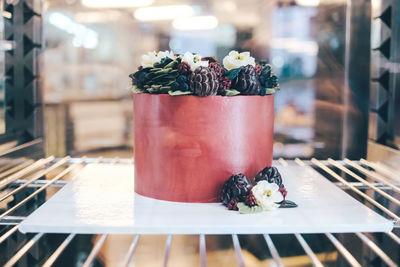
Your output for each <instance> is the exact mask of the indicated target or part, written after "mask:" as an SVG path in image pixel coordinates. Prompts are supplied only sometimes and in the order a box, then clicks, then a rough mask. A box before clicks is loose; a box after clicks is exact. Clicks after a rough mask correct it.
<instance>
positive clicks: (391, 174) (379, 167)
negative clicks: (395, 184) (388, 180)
mask: <svg viewBox="0 0 400 267" xmlns="http://www.w3.org/2000/svg"><path fill="white" fill-rule="evenodd" d="M360 162H361V163H362V164H365V165H367V166H368V167H371V168H374V169H375V170H377V171H378V172H381V173H383V174H384V175H386V176H388V177H392V178H393V177H394V178H395V179H396V180H397V181H399V182H400V175H399V174H397V173H395V172H393V171H392V170H390V169H388V167H387V166H384V165H382V164H377V163H374V162H369V161H368V160H365V159H360Z"/></svg>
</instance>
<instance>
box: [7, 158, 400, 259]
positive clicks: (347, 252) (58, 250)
mask: <svg viewBox="0 0 400 267" xmlns="http://www.w3.org/2000/svg"><path fill="white" fill-rule="evenodd" d="M93 162H96V163H102V164H115V163H117V162H118V163H126V164H132V160H130V159H119V158H114V159H102V158H98V159H90V158H85V157H83V158H80V159H77V158H70V157H65V158H61V159H55V158H53V157H49V158H47V159H45V158H43V159H40V160H38V161H36V162H33V161H29V164H28V163H24V162H22V163H21V162H19V163H18V164H17V165H16V166H12V165H11V166H9V167H8V168H4V169H3V170H2V172H0V177H2V180H0V195H2V197H0V203H1V202H2V201H5V200H6V199H8V198H10V197H12V196H13V195H14V194H17V193H18V192H20V191H23V190H27V189H28V188H31V189H33V190H34V191H33V192H32V193H30V194H28V195H26V197H25V198H24V199H22V200H20V201H19V202H18V203H15V205H13V206H11V207H9V208H8V209H7V210H5V211H0V225H6V226H3V227H4V228H7V231H5V232H4V231H3V233H2V234H1V235H0V245H1V244H2V243H4V242H8V241H9V240H10V239H11V237H12V236H13V235H17V234H18V235H21V233H19V232H18V231H17V230H18V223H19V222H20V221H22V220H23V219H24V218H25V217H24V216H27V215H28V214H24V216H12V215H13V214H14V212H15V211H17V210H18V209H19V208H21V207H22V206H24V204H26V203H27V202H29V200H31V199H32V198H34V197H35V196H36V195H38V194H40V193H41V192H43V191H45V190H46V189H47V188H49V187H52V188H60V187H62V186H63V185H64V184H66V181H63V180H62V179H63V178H64V177H65V176H66V175H67V174H69V173H71V172H72V171H77V170H79V168H80V167H81V166H83V165H86V164H88V163H93ZM375 164H376V163H374V162H370V161H366V160H361V161H350V160H348V159H345V160H343V161H334V160H332V159H328V160H326V161H320V160H317V159H311V161H302V160H300V159H296V160H294V161H286V160H284V159H279V160H277V161H275V162H274V165H281V166H290V165H300V166H308V165H309V166H312V167H313V168H315V169H316V170H317V171H319V172H320V173H322V174H324V175H325V176H326V178H327V179H330V180H332V181H333V182H335V181H337V182H335V184H336V185H337V186H339V187H340V188H342V189H343V190H345V191H346V192H348V193H349V194H351V195H352V196H354V194H355V195H356V196H357V197H361V198H360V199H358V200H359V201H361V202H363V203H365V204H366V205H369V204H370V205H372V206H371V207H372V208H375V209H376V210H377V211H380V212H381V214H382V215H383V216H385V217H387V218H389V219H393V222H394V227H395V229H394V230H393V232H389V233H376V235H383V237H384V238H382V239H386V240H390V242H393V243H394V244H397V246H398V248H397V251H398V249H400V237H399V236H398V234H396V231H397V230H396V229H398V228H400V224H399V219H400V218H399V216H398V215H397V214H396V212H398V209H397V210H393V209H390V208H391V207H393V206H396V207H397V208H398V207H400V201H399V199H398V198H396V197H398V192H399V190H400V189H399V188H400V180H395V181H394V182H392V180H391V178H392V177H390V174H392V173H391V172H388V170H390V168H388V167H387V166H385V165H382V164H379V165H375ZM21 166H24V168H22V167H21ZM374 166H375V167H376V168H374ZM377 166H379V167H377ZM59 167H64V169H63V170H61V171H59V172H58V173H57V174H56V175H55V176H54V177H53V178H51V179H49V180H39V178H40V177H43V176H44V175H46V174H48V173H49V172H50V171H54V170H55V169H58V168H59ZM371 167H372V168H373V169H372V168H371ZM356 172H357V173H356ZM4 174H7V175H4ZM395 177H396V178H398V177H397V176H395ZM350 179H355V180H357V181H358V182H352V181H350ZM374 181H379V183H376V182H374ZM371 192H372V194H371ZM378 197H379V198H378ZM382 199H384V200H385V201H382ZM0 227H1V226H0ZM0 229H1V228H0ZM260 234H263V233H260ZM51 235H53V234H48V233H37V234H35V235H33V236H31V235H24V236H25V238H27V239H26V241H23V242H22V243H23V244H22V245H20V246H19V247H18V249H16V250H13V251H14V252H12V253H11V254H10V255H8V259H7V262H5V263H4V264H5V265H4V266H13V265H14V264H15V263H17V262H20V261H21V260H22V259H23V257H25V256H26V255H27V254H29V253H30V251H31V250H33V248H34V247H35V246H38V243H39V240H41V239H43V238H45V237H46V236H51ZM293 235H294V237H295V239H296V240H297V241H298V245H300V246H301V248H302V249H303V250H304V255H307V256H308V257H309V260H310V262H311V263H312V264H313V266H323V262H321V260H320V259H319V258H318V256H317V253H316V252H314V251H313V250H312V248H311V247H312V246H310V243H308V242H307V241H306V239H305V238H304V237H305V236H304V235H303V234H301V233H293ZM343 235H344V236H345V237H348V236H349V235H353V236H355V237H357V238H358V240H360V241H361V244H363V248H364V250H366V251H367V252H368V254H367V256H365V255H364V256H363V257H362V258H361V259H360V258H357V257H356V255H352V253H351V249H349V246H350V248H351V246H352V245H351V244H349V243H346V240H345V239H343V238H342V237H343ZM372 235H374V234H372ZM78 236H80V235H78V234H74V233H70V234H69V235H67V236H65V238H64V239H63V240H62V242H60V244H59V245H58V246H56V247H49V248H48V251H46V253H47V255H48V257H47V259H46V261H45V262H44V263H43V264H44V265H43V266H46V267H47V266H52V265H53V264H54V263H55V262H56V260H57V259H58V258H59V257H60V256H61V255H62V254H63V252H64V251H65V250H66V248H68V246H69V245H70V244H71V242H72V241H73V240H74V239H76V238H77V237H78ZM107 237H108V235H107V234H102V235H100V236H99V238H97V241H96V243H95V244H93V247H92V249H91V250H90V251H89V253H88V256H87V258H86V260H85V262H84V263H83V266H91V264H92V263H93V262H94V261H95V260H96V257H97V255H98V253H99V251H100V250H101V248H102V246H103V244H104V243H105V240H106V239H107ZM263 237H264V240H265V244H266V246H267V247H268V250H269V253H270V255H271V260H273V261H274V262H275V264H276V265H277V266H284V262H285V260H284V258H282V257H281V256H280V252H279V249H278V247H276V246H275V244H274V242H273V238H274V239H275V238H276V236H275V237H274V235H268V234H263ZM271 237H273V238H271ZM325 237H326V239H327V240H329V242H331V244H332V245H333V246H334V247H335V248H336V250H337V252H338V255H340V257H341V259H342V260H345V261H346V262H347V264H349V265H351V266H364V265H365V262H363V261H365V257H373V258H376V259H379V260H380V262H383V263H385V264H386V265H388V266H397V263H396V262H398V261H399V260H400V259H398V258H396V257H399V255H397V256H396V254H394V255H391V254H390V253H391V251H390V250H385V248H384V245H383V243H382V242H377V241H376V240H375V241H374V240H373V238H371V234H368V235H367V234H363V233H354V234H335V233H325ZM206 238H207V236H206V235H199V265H200V266H207V253H206V252H207V249H206ZM242 242H243V241H242ZM275 242H279V239H278V241H275ZM232 245H233V249H234V251H235V254H236V260H237V264H238V266H245V264H246V260H245V258H244V256H243V253H242V249H243V248H242V246H241V244H240V238H239V237H238V235H236V234H232ZM138 246H140V235H135V237H134V238H133V241H132V243H131V244H130V246H129V248H128V250H127V251H126V254H125V258H124V260H123V266H129V265H130V264H132V262H133V261H134V255H135V252H136V250H137V247H138ZM172 246H173V235H168V236H167V239H166V242H165V250H164V266H167V264H168V262H169V261H170V251H171V247H172ZM14 249H15V248H14ZM338 260H339V259H338ZM0 264H2V263H1V262H0Z"/></svg>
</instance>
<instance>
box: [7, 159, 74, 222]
mask: <svg viewBox="0 0 400 267" xmlns="http://www.w3.org/2000/svg"><path fill="white" fill-rule="evenodd" d="M68 159H69V156H67V157H65V158H63V159H62V160H60V161H58V162H57V163H54V164H53V165H51V166H50V167H49V168H47V169H44V170H43V171H40V172H38V173H36V174H35V175H33V177H32V178H31V179H29V180H28V182H26V183H25V184H23V185H21V186H19V187H17V188H16V189H14V190H12V191H11V192H9V193H7V194H6V195H4V196H3V197H1V198H0V202H2V201H3V200H5V199H7V198H9V197H10V196H12V195H14V194H15V193H17V192H19V191H20V190H22V189H24V188H25V187H27V186H28V185H30V184H31V183H33V182H34V181H36V180H38V179H40V178H41V177H43V176H44V175H46V174H48V173H49V172H51V171H52V170H54V169H56V168H58V167H60V166H61V165H63V164H64V163H65V162H67V161H68ZM0 218H1V217H0Z"/></svg>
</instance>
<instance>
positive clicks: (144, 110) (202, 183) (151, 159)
mask: <svg viewBox="0 0 400 267" xmlns="http://www.w3.org/2000/svg"><path fill="white" fill-rule="evenodd" d="M130 77H131V78H132V90H133V92H134V95H133V100H134V133H135V137H134V139H135V140H134V154H135V156H134V159H135V192H136V193H138V194H140V195H144V196H147V197H151V198H156V199H161V200H168V201H178V202H219V201H221V190H222V191H223V193H222V201H223V203H224V204H225V205H226V206H228V207H231V209H238V210H239V211H241V210H242V213H249V212H254V211H255V210H260V209H264V210H269V209H273V207H276V206H279V205H281V204H276V205H275V206H274V205H267V204H265V203H267V200H270V199H273V200H274V201H273V202H274V203H275V202H281V201H282V200H284V195H283V193H281V192H284V190H283V189H281V188H282V187H281V186H280V185H279V184H278V183H276V182H271V181H272V180H268V179H264V180H262V181H258V180H257V179H258V178H257V177H258V176H259V175H258V174H259V172H260V170H263V169H264V168H265V167H266V166H267V168H270V167H271V164H272V146H273V125H274V108H273V106H274V95H273V93H274V92H275V91H276V90H278V89H279V84H278V79H277V77H276V75H275V74H274V73H273V70H272V67H271V66H270V65H269V64H267V63H266V62H262V61H261V62H259V63H256V62H255V59H254V58H253V57H251V56H250V53H249V52H243V53H238V52H236V51H231V52H230V53H229V54H228V55H227V56H226V57H225V58H224V59H223V62H222V64H220V63H219V62H218V61H217V60H216V59H215V58H213V57H203V58H202V57H200V56H199V55H196V54H193V53H190V52H186V53H185V54H184V55H175V54H174V53H172V52H169V51H165V52H150V53H148V54H146V55H143V57H142V64H141V66H140V67H139V68H138V71H136V72H135V73H133V74H131V75H130ZM239 173H240V174H239ZM236 174H239V175H236ZM232 175H233V176H232ZM231 176H232V177H236V176H237V177H238V178H232V177H231ZM256 176H257V177H256ZM229 177H231V178H229ZM245 177H256V179H254V181H250V180H248V179H247V178H245ZM228 178H229V180H228V181H230V180H232V181H230V182H229V184H231V185H234V186H236V182H237V181H242V182H243V181H247V182H248V188H250V187H252V185H254V186H253V187H252V189H251V191H249V190H247V191H246V194H245V195H243V196H242V195H240V197H237V196H233V197H232V198H227V197H226V192H227V190H228V187H227V185H226V182H227V179H228ZM246 179H247V180H246ZM281 183H282V182H281ZM224 184H225V185H224ZM275 185H276V186H275ZM271 186H272V187H271ZM223 188H224V189H223ZM246 188H247V187H246ZM283 188H284V187H283ZM264 189H265V190H264ZM233 190H234V189H233ZM263 190H264V191H265V192H267V193H266V195H268V194H269V192H271V195H270V196H269V198H268V199H265V200H263V199H261V198H260V197H258V195H263V194H264V193H262V192H264V191H263ZM276 190H278V192H280V194H281V196H283V198H282V199H281V198H280V197H277V195H276V194H275V191H276ZM228 191H229V190H228ZM224 192H225V193H224ZM250 192H251V194H250ZM272 193H274V194H272ZM224 194H225V196H224ZM228 200H229V201H228ZM278 200H279V201H278ZM264 202H265V203H264ZM263 203H264V204H263ZM243 205H244V206H243ZM270 206H271V207H272V208H269V207H270ZM240 207H242V209H240ZM248 209H250V211H249V210H248ZM251 210H252V211H251Z"/></svg>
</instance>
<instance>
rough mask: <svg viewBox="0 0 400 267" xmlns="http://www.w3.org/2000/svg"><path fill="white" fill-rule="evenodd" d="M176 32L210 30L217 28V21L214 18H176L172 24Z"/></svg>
mask: <svg viewBox="0 0 400 267" xmlns="http://www.w3.org/2000/svg"><path fill="white" fill-rule="evenodd" d="M172 26H173V27H174V28H175V29H177V30H183V31H187V30H210V29H214V28H216V27H217V26H218V19H217V18H216V17H214V16H196V17H187V18H177V19H175V20H174V21H173V22H172Z"/></svg>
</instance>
